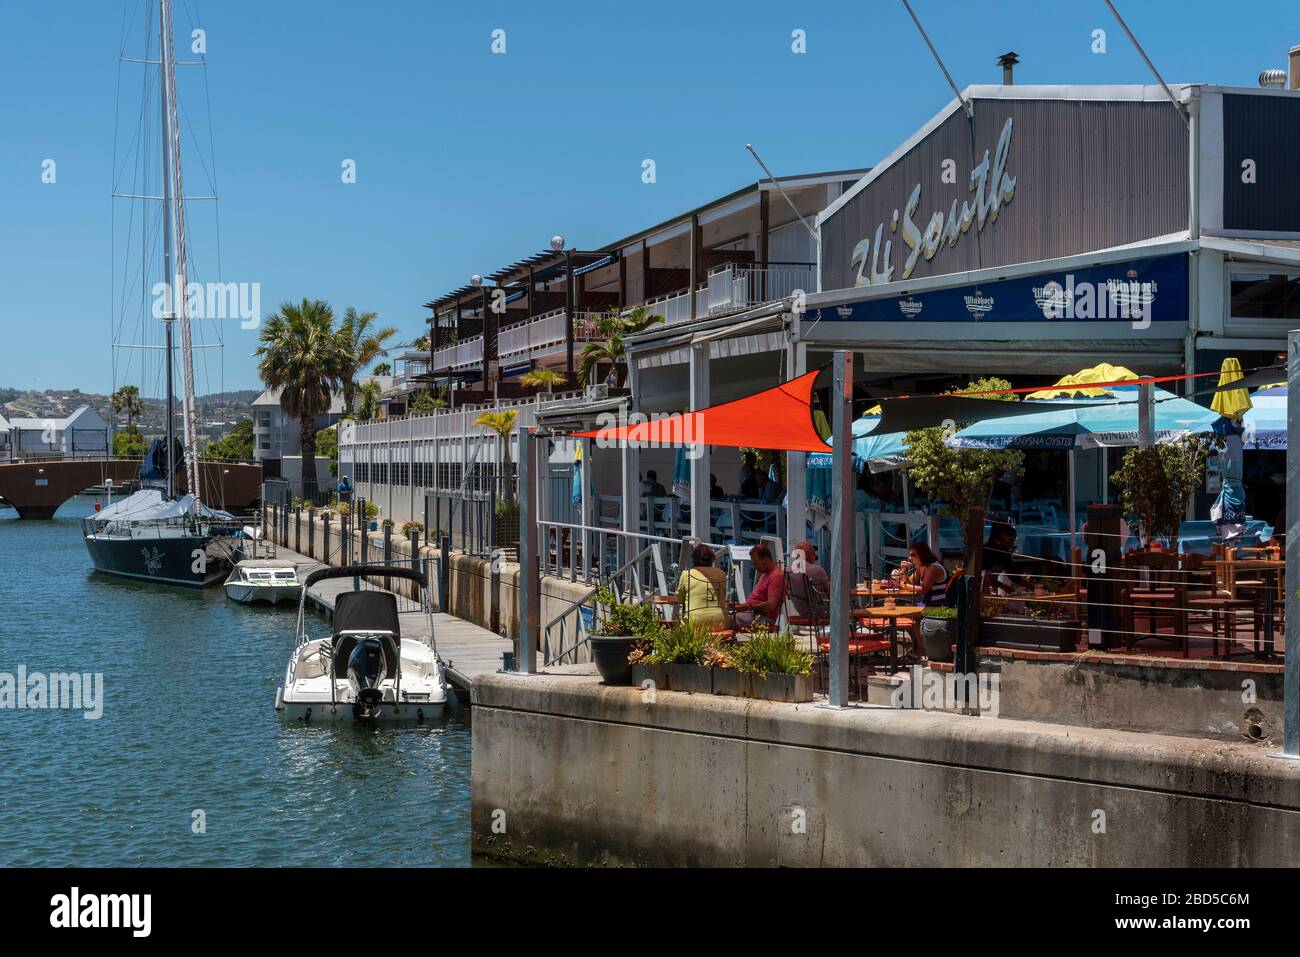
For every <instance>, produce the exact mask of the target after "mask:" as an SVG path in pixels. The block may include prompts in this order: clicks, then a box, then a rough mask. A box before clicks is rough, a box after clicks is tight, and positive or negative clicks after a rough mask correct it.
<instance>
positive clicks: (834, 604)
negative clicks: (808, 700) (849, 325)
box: [826, 352, 854, 708]
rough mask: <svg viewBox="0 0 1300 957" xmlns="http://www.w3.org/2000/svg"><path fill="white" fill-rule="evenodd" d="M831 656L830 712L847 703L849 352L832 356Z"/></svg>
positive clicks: (850, 518)
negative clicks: (833, 365) (833, 373)
mask: <svg viewBox="0 0 1300 957" xmlns="http://www.w3.org/2000/svg"><path fill="white" fill-rule="evenodd" d="M830 419H831V434H832V436H833V438H834V442H835V445H834V449H833V451H832V453H831V568H830V580H831V581H830V586H831V587H830V591H831V595H830V599H831V652H830V688H829V700H828V701H827V702H826V707H828V708H843V707H845V706H846V705H847V704H848V703H849V633H850V630H851V629H852V627H853V619H852V618H851V617H850V615H849V592H850V591H851V590H852V589H853V554H854V551H853V525H852V522H853V497H852V491H851V489H852V481H853V442H852V441H851V440H850V436H851V435H852V430H853V353H851V352H836V353H835V380H834V383H833V385H832V387H831V407H830Z"/></svg>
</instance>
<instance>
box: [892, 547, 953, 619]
mask: <svg viewBox="0 0 1300 957" xmlns="http://www.w3.org/2000/svg"><path fill="white" fill-rule="evenodd" d="M898 570H899V572H900V574H899V576H898V580H899V581H901V582H905V583H906V584H909V585H916V586H918V587H919V588H920V591H919V592H918V594H917V596H916V598H917V600H916V603H917V604H918V605H922V606H926V605H946V604H947V603H948V569H947V568H945V567H944V564H943V562H941V561H939V558H938V556H936V555H935V554H934V552H933V551H931V549H930V546H929V545H927V544H926V543H925V542H913V543H912V547H911V548H909V549H908V550H907V561H904V562H901V563H900V564H899V566H898Z"/></svg>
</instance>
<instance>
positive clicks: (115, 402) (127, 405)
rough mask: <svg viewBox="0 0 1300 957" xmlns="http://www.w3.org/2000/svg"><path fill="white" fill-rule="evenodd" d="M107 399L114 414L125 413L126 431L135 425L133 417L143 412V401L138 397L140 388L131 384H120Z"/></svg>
mask: <svg viewBox="0 0 1300 957" xmlns="http://www.w3.org/2000/svg"><path fill="white" fill-rule="evenodd" d="M108 401H109V407H110V408H111V409H112V410H113V414H114V415H122V414H123V413H125V414H126V428H127V431H130V430H131V428H132V427H133V426H134V425H135V417H136V416H137V415H143V414H144V401H143V400H142V399H141V398H140V390H139V389H138V388H136V387H135V386H133V385H124V386H122V387H121V388H120V389H118V390H117V391H116V392H114V393H113V395H112V396H111V397H110V398H109V400H108Z"/></svg>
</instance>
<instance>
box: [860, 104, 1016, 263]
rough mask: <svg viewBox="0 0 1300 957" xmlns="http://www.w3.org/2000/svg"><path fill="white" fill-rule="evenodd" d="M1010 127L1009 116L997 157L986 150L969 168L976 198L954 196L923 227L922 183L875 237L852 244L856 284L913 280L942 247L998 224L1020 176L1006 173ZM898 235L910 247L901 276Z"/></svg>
mask: <svg viewBox="0 0 1300 957" xmlns="http://www.w3.org/2000/svg"><path fill="white" fill-rule="evenodd" d="M1011 127H1012V121H1011V119H1010V118H1008V119H1007V121H1006V123H1004V124H1003V126H1002V133H1001V134H1000V135H999V136H998V142H997V145H996V146H995V147H994V149H993V152H992V155H991V156H990V153H989V151H988V150H987V149H986V150H985V151H984V158H983V159H982V160H981V161H980V162H979V164H978V165H976V166H975V168H974V169H972V170H971V171H970V176H969V178H968V191H969V192H971V193H973V194H974V196H972V197H971V199H970V200H969V201H965V200H957V199H954V200H953V201H952V204H951V206H949V208H948V210H947V212H946V214H945V212H944V210H943V209H936V210H935V211H934V212H933V213H932V214H931V215H930V218H929V220H927V221H926V222H925V227H924V228H922V227H921V226H920V225H919V222H918V220H917V219H916V212H917V210H918V209H919V208H920V206H921V184H920V183H917V184H916V186H915V187H914V188H913V190H912V193H911V195H910V196H909V197H908V198H907V202H906V203H904V204H903V206H902V207H901V210H900V209H898V208H896V209H895V210H894V212H893V215H892V216H891V217H890V219H889V221H888V222H881V223H879V224H877V226H876V231H875V235H874V236H873V237H872V238H869V239H862V240H860V241H859V242H858V244H857V245H856V246H854V247H853V253H852V257H851V259H850V269H851V270H852V271H853V274H854V276H855V280H854V285H855V286H874V285H878V284H879V283H885V282H895V281H899V280H904V279H908V278H909V277H911V275H912V273H913V272H914V271H915V269H916V267H917V265H918V263H920V262H921V260H922V259H924V260H925V261H926V262H930V261H931V260H933V259H934V258H935V257H936V256H938V255H940V253H941V252H942V251H943V250H945V249H951V248H953V247H955V246H956V245H957V244H958V243H959V242H960V241H961V238H962V237H963V236H965V235H966V234H967V233H968V232H970V230H971V229H972V227H973V228H974V229H975V231H976V232H977V233H978V232H982V231H983V229H984V227H985V226H986V225H987V224H989V223H994V222H997V219H998V212H999V211H1000V210H1001V208H1002V206H1003V205H1004V204H1006V203H1009V202H1011V200H1012V199H1014V198H1015V195H1016V177H1014V176H1012V175H1011V174H1010V173H1009V172H1008V171H1007V164H1008V162H1009V159H1010V154H1011ZM886 230H888V232H886ZM895 237H897V238H898V239H899V241H900V243H901V246H902V247H905V248H906V249H907V254H906V256H905V257H904V258H903V261H902V269H901V270H899V271H898V274H897V275H895V263H894V238H895ZM900 252H901V249H900ZM841 261H842V260H841Z"/></svg>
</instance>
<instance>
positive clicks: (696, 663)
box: [648, 619, 713, 694]
mask: <svg viewBox="0 0 1300 957" xmlns="http://www.w3.org/2000/svg"><path fill="white" fill-rule="evenodd" d="M708 646H709V633H708V630H707V629H705V628H703V627H694V626H692V625H690V624H689V623H688V622H687V621H686V620H685V619H678V620H677V621H675V622H673V623H672V624H671V625H669V626H668V627H667V628H662V629H661V631H660V632H659V634H658V635H656V636H655V639H654V651H652V652H651V653H650V655H649V656H648V658H649V660H650V662H651V663H653V664H659V665H666V666H667V668H668V685H669V687H671V688H672V690H673V691H686V692H690V693H696V694H712V692H713V674H712V670H711V669H710V668H709V666H708V665H706V664H705V663H704V659H705V653H706V651H707V649H708Z"/></svg>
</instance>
